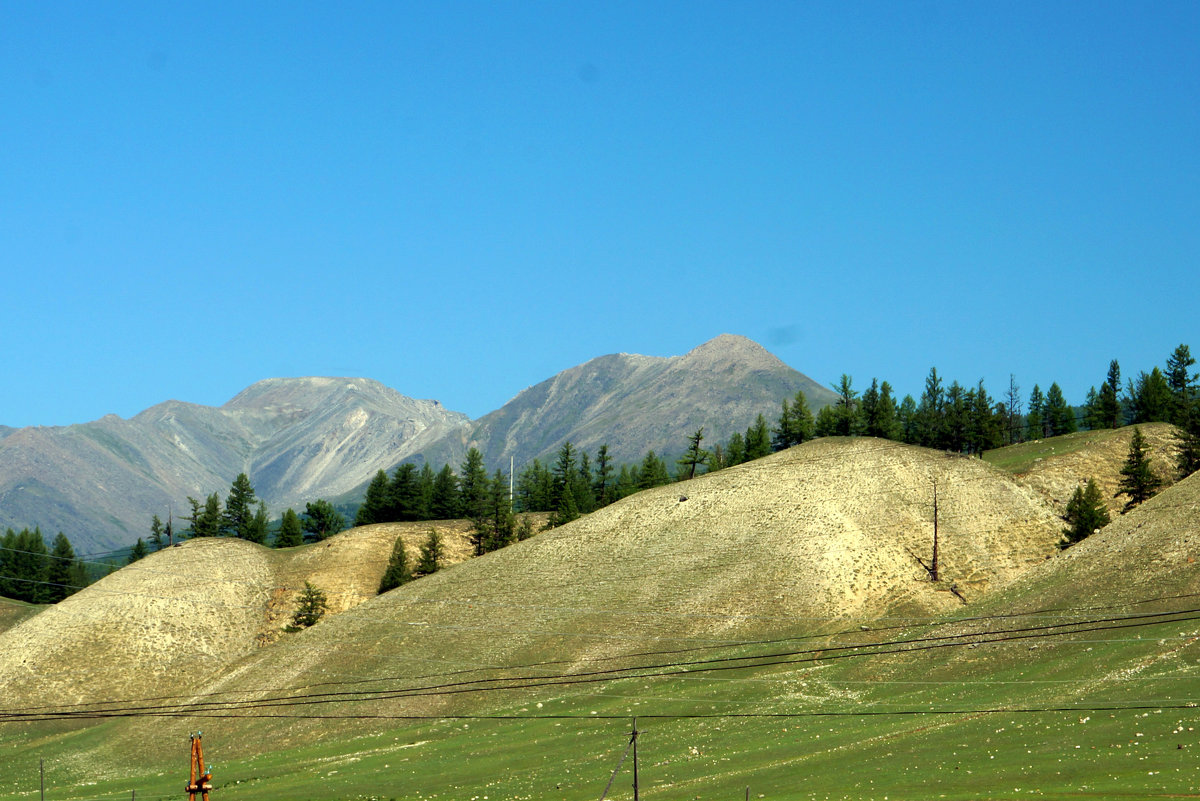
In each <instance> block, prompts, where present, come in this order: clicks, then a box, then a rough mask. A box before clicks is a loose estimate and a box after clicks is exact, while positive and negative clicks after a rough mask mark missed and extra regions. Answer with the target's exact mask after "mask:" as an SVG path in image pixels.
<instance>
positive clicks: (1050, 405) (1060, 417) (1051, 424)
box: [1044, 382, 1075, 437]
mask: <svg viewBox="0 0 1200 801" xmlns="http://www.w3.org/2000/svg"><path fill="white" fill-rule="evenodd" d="M1044 414H1045V425H1046V428H1047V430H1048V432H1049V434H1050V436H1052V437H1057V436H1059V435H1061V434H1071V433H1073V432H1074V431H1075V413H1074V412H1073V411H1072V410H1071V407H1070V406H1069V405H1068V404H1067V400H1066V398H1064V397H1063V393H1062V389H1061V388H1060V387H1059V386H1058V384H1057V382H1056V383H1053V384H1051V385H1050V389H1049V390H1047V392H1046V405H1045V412H1044Z"/></svg>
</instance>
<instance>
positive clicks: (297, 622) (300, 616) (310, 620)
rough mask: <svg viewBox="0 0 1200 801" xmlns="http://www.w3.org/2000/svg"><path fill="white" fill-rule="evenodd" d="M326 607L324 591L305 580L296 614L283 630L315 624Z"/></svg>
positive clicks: (326, 600) (327, 607)
mask: <svg viewBox="0 0 1200 801" xmlns="http://www.w3.org/2000/svg"><path fill="white" fill-rule="evenodd" d="M328 609H329V601H328V599H326V597H325V593H323V592H321V590H319V589H317V588H316V587H314V586H313V585H312V583H311V582H308V581H306V582H304V589H303V590H301V591H300V597H299V599H298V603H297V607H296V614H294V615H292V622H291V623H290V624H289V625H287V626H285V627H284V631H288V632H293V633H294V632H297V631H300V629H306V628H308V627H309V626H313V625H316V623H317V621H319V620H320V619H321V618H322V617H323V616H324V615H325V612H326V610H328Z"/></svg>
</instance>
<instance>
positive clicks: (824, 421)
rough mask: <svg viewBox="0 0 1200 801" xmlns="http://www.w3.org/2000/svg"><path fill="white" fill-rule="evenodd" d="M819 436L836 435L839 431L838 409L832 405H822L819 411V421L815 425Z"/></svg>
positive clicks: (815, 430)
mask: <svg viewBox="0 0 1200 801" xmlns="http://www.w3.org/2000/svg"><path fill="white" fill-rule="evenodd" d="M813 428H814V433H815V434H816V435H817V436H818V437H836V436H837V433H838V416H837V411H836V410H835V409H834V407H832V406H822V407H821V411H819V412H817V421H816V424H815V425H814V426H813Z"/></svg>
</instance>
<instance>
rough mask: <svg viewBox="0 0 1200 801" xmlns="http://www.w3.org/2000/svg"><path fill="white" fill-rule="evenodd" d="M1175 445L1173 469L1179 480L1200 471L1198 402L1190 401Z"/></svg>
mask: <svg viewBox="0 0 1200 801" xmlns="http://www.w3.org/2000/svg"><path fill="white" fill-rule="evenodd" d="M1175 443H1176V445H1177V446H1178V448H1179V455H1178V456H1177V457H1176V459H1175V467H1176V468H1177V469H1178V470H1179V477H1180V478H1181V479H1182V478H1187V477H1188V476H1190V475H1192V473H1195V472H1196V471H1197V470H1200V401H1195V400H1193V401H1192V403H1191V407H1190V408H1189V409H1188V414H1187V415H1186V416H1185V417H1184V419H1183V421H1182V424H1181V425H1180V426H1179V429H1178V431H1177V432H1176V434H1175Z"/></svg>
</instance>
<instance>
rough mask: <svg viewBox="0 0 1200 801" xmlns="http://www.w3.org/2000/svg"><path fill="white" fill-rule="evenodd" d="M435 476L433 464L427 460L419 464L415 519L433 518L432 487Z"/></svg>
mask: <svg viewBox="0 0 1200 801" xmlns="http://www.w3.org/2000/svg"><path fill="white" fill-rule="evenodd" d="M436 481H437V477H436V476H434V474H433V466H432V465H430V464H429V462H425V463H424V464H422V465H421V472H420V473H419V474H418V475H417V509H416V519H417V520H431V519H433V489H434V484H435V483H436Z"/></svg>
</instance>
